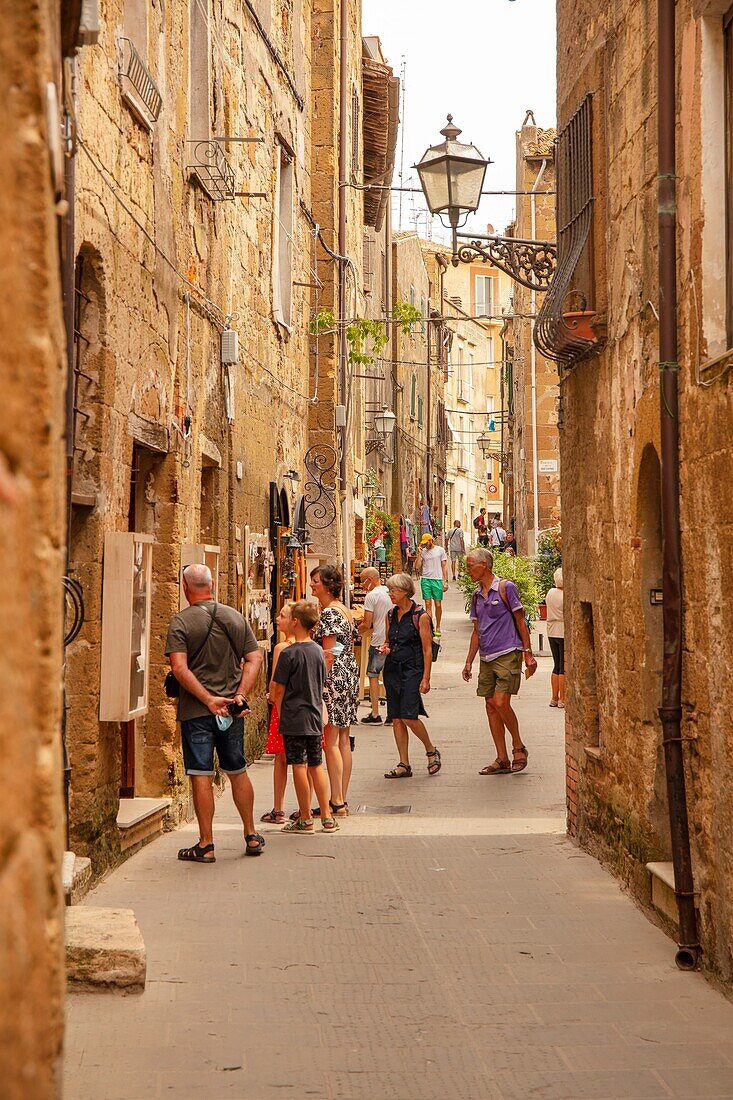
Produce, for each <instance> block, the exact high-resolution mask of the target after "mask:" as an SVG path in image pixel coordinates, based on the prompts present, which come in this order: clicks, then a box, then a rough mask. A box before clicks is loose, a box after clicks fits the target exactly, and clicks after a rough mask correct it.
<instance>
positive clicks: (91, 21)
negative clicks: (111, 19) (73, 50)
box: [77, 0, 99, 46]
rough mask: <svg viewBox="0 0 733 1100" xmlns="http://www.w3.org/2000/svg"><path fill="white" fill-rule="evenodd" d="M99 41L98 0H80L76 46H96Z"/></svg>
mask: <svg viewBox="0 0 733 1100" xmlns="http://www.w3.org/2000/svg"><path fill="white" fill-rule="evenodd" d="M98 41H99V0H81V18H80V19H79V37H78V39H77V45H78V46H96V44H97V42H98Z"/></svg>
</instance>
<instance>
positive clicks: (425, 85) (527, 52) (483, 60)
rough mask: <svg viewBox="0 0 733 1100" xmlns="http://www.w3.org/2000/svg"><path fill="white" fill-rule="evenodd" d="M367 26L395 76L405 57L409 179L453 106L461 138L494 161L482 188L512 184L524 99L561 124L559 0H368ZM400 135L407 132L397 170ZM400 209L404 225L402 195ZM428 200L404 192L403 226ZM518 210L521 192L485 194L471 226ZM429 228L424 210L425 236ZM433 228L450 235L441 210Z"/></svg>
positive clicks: (501, 223)
mask: <svg viewBox="0 0 733 1100" xmlns="http://www.w3.org/2000/svg"><path fill="white" fill-rule="evenodd" d="M363 30H364V34H365V35H377V36H378V37H379V38H380V39H381V41H382V49H383V51H384V54H385V56H386V58H387V60H388V62H389V64H390V65H391V66H392V68H393V69H394V72H395V75H396V76H399V75H400V67H401V64H402V60H403V58H404V61H405V63H406V66H407V71H406V79H405V109H404V117H403V119H402V126H403V127H404V168H405V185H411V186H417V185H418V184H417V175H416V173H415V172H414V171H413V170H412V165H413V164H415V162H416V161H418V160H419V159H420V158H421V157H422V155H423V153H424V152H425V150H426V149H427V148H428V146H429V145H435V144H437V143H438V142H439V141H442V140H443V138H442V137H441V136H440V130H441V128H442V127H443V126H444V125H445V116H446V115H447V114H448V113H449V112H450V113H451V114H452V115H453V116H454V121H455V124H456V125H457V126H460V127H461V129H462V130H463V133H462V135H461V138H460V140H461V141H468V142H473V143H474V144H475V145H476V146H477V147H478V148H479V149H480V151H481V153H482V154H483V155H484V157H489V158H490V159H491V160H492V161H494V164H491V165H489V168H488V170H487V173H486V182H485V184H484V187H485V188H486V189H487V190H514V188H515V186H516V184H515V177H514V173H515V164H514V148H515V146H514V135H515V131H516V130H518V129H519V128H520V126H521V124H522V120H523V118H524V115H525V112H526V110H527V108H529V107H531V108H532V109H533V110H534V112H535V116H536V119H537V125H538V126H542V127H547V126H554V125H555V4H554V0H363ZM402 139H403V133H402V131H401V132H400V135H399V137H398V140H397V172H398V173H399V170H400V150H401V142H402ZM408 176H411V177H412V179H411V180H408ZM394 182H395V184H398V183H399V179H398V178H397V176H395V181H394ZM393 208H394V212H395V222H394V225H395V228H398V225H397V209H398V202H397V200H396V198H395V202H394V206H393ZM424 209H425V204H424V201H423V199H422V195H414V196H413V195H403V196H402V227H403V229H409V228H413V227H414V225H415V221H414V214H415V212H416V211H421V210H424ZM513 210H514V199H512V198H504V197H502V198H497V197H488V196H487V197H486V198H484V200H483V203H482V205H481V207H480V208H479V210H478V212H477V214H476V215H475V217H474V218H473V219H472V220H471V221H470V222H469V226H468V228H474V229H476V230H477V231H478V230H482V231H484V232H485V226H486V223H487V222H490V223H492V224H493V226H494V228H495V230H496V232H498V233H500V232H502V231H503V229H504V227H505V226H506V224H507V223H508V222H509V221H511V219H512V216H513ZM425 227H426V220H425V218H424V217H423V218H422V219H421V220H420V221H419V222H418V228H419V230H420V232H421V234H422V235H424V234H425ZM433 236H434V237H436V238H438V239H447V238H446V237H445V236H444V235H442V234H441V232H440V228H439V223H437V219H436V222H435V226H434V230H433Z"/></svg>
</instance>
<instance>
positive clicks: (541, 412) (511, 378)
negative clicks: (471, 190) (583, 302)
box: [504, 123, 560, 554]
mask: <svg viewBox="0 0 733 1100" xmlns="http://www.w3.org/2000/svg"><path fill="white" fill-rule="evenodd" d="M554 140H555V131H554V130H542V129H540V128H539V127H538V126H536V125H534V123H533V124H531V125H528V124H526V123H525V124H524V125H523V126H522V128H521V130H519V131H518V133H517V140H516V147H517V173H516V189H517V191H521V192H525V193H524V194H522V195H518V196H517V207H516V209H517V214H516V219H515V221H514V223H513V224H512V225H511V226H510V227H509V229H508V230H507V233H508V234H509V235H510V236H514V237H520V238H522V239H525V240H527V239H533V240H543V241H554V240H555V235H556V234H555V196H554V191H555V154H554ZM532 191H535V192H536V196H535V195H532V194H529V193H528V192H532ZM548 192H549V194H548ZM511 294H512V316H511V319H510V321H509V323H508V324H507V326H506V328H505V330H504V336H505V340H506V363H505V365H504V372H505V373H504V378H505V393H506V403H507V408H508V413H509V416H508V424H509V433H510V437H511V448H510V450H511V455H510V457H509V459H508V465H507V470H506V475H507V479H506V485H507V508H506V511H507V516H506V518H507V521H508V522H513V524H514V528H515V535H516V537H517V546H518V549H519V552H520V554H534V553H535V552H536V548H537V539H538V538H539V536H540V534H541V532H542V531H545V530H547V529H548V528H556V527H558V526H559V524H560V436H559V432H558V403H559V392H560V391H559V385H558V376H557V366H556V364H555V363H554V362H553V361H552V360H550V359H547V358H546V357H544V356H543V355H541V354H540V352H538V351H537V348H536V347H535V344H534V341H533V338H532V337H533V332H534V326H535V317H536V313H537V310H538V309H539V308H540V306H541V304H542V300H543V296H544V295H543V292H541V291H537V292H535V291H532V290H529V289H527V287H525V286H523V285H522V284H521V283H517V282H515V283H513V284H512V291H511Z"/></svg>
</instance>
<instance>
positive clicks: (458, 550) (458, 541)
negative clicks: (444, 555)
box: [446, 519, 466, 580]
mask: <svg viewBox="0 0 733 1100" xmlns="http://www.w3.org/2000/svg"><path fill="white" fill-rule="evenodd" d="M446 542H447V544H448V545H447V550H448V553H449V554H450V568H451V576H452V578H453V580H455V579H456V569H457V568H458V559H459V558H460V557H462V556H463V555H464V554H465V553H466V540H465V537H464V534H463V528H462V527H461V521H460V520H459V519H456V520H454V521H453V527H452V529H451V530H450V532H449V533H448V538H447V539H446Z"/></svg>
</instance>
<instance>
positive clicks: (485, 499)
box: [423, 226, 512, 536]
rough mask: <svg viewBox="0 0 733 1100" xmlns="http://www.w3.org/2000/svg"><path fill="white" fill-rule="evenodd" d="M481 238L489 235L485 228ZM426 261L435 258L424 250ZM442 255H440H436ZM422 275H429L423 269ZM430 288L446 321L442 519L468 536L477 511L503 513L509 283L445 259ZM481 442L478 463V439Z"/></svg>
mask: <svg viewBox="0 0 733 1100" xmlns="http://www.w3.org/2000/svg"><path fill="white" fill-rule="evenodd" d="M487 232H489V233H491V232H493V228H492V227H491V226H487ZM423 247H424V250H425V253H426V256H428V255H431V254H434V253H436V252H438V253H439V252H440V251H441V249H440V246H438V245H424V246H423ZM443 251H445V250H444V249H443ZM428 269H429V270H430V271H431V275H432V269H431V267H430V264H428ZM433 282H434V285H437V286H439V287H440V292H441V295H442V298H441V302H442V304H441V305H440V310H441V313H442V315H443V317H444V319H445V323H444V333H443V340H444V344H445V356H446V363H445V366H446V370H445V393H444V410H445V419H446V426H445V435H446V447H447V450H446V470H445V482H446V484H445V518H444V522H443V525H444V527H445V528H446V529H448V528H450V527H451V526H452V524H453V521H454V520H456V519H460V520H461V523H462V524H463V526H464V528H465V529H466V530H467V531H468V532H469V535H471V536H472V535H473V534H474V531H473V527H472V523H473V519H474V517H475V516H476V515H478V513H479V511H480V509H481V508H486V510H487V512H488V513H489V514H490V515H492V514H494V513H495V512H499V513H501V514H502V515H503V510H504V493H503V488H504V482H503V478H502V472H503V463H502V452H503V451H504V449H505V447H506V446H508V443H507V442H506V438H505V423H504V420H505V417H504V409H503V408H502V394H501V379H502V335H501V333H502V328H503V317H504V315H505V314H506V313H507V312H508V311H509V310H510V309H511V294H512V282H511V280H510V278H509V276H508V275H506V274H505V273H504V272H503V271H500V270H499V269H498V268H495V267H493V266H492V265H491V264H486V263H482V262H480V261H477V262H475V263H470V264H465V263H460V264H458V266H457V267H454V266H453V265H452V264H451V263H450V262H449V261H448V259H447V256H446V263H445V266H444V267H443V269H442V274H441V273H437V274H436V277H435V278H434V279H433ZM482 434H484V435H488V437H489V438H490V440H491V454H490V455H489V456H488V457H485V456H484V455H483V453H482V451H481V449H480V447H479V446H478V439H479V436H481V435H482Z"/></svg>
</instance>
